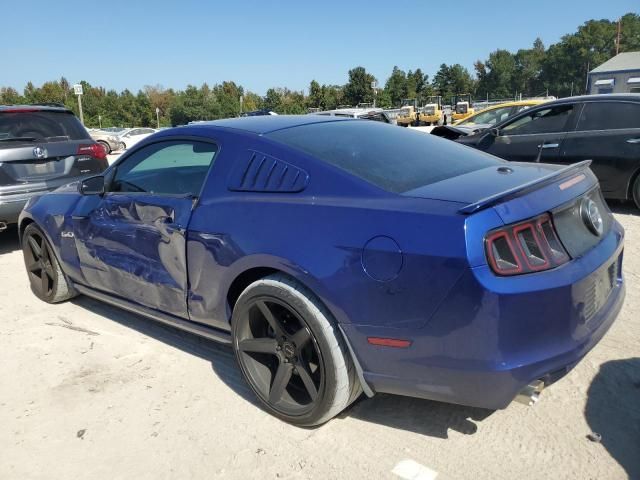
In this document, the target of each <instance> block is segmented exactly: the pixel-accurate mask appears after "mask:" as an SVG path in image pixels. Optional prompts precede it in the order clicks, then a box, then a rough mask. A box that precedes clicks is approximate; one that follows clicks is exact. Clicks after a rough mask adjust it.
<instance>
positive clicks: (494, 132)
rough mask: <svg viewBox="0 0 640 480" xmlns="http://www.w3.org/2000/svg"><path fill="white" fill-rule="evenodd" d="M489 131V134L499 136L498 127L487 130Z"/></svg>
mask: <svg viewBox="0 0 640 480" xmlns="http://www.w3.org/2000/svg"><path fill="white" fill-rule="evenodd" d="M489 131H490V132H491V135H493V136H494V137H499V136H500V129H499V128H495V127H494V128H492V129H490V130H489Z"/></svg>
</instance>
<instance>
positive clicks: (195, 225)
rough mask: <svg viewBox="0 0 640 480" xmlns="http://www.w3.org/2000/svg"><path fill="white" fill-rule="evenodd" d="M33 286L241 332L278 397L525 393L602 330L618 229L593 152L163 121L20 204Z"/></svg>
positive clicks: (617, 297)
mask: <svg viewBox="0 0 640 480" xmlns="http://www.w3.org/2000/svg"><path fill="white" fill-rule="evenodd" d="M20 235H21V242H22V247H23V251H24V258H25V265H26V269H27V271H28V275H29V279H30V281H31V287H32V290H33V291H34V293H35V294H36V295H37V296H38V297H39V298H40V299H42V300H44V301H46V302H50V303H54V302H60V301H63V300H66V299H69V298H71V297H72V296H74V295H77V294H84V295H88V296H91V297H94V298H97V299H99V300H103V301H105V302H108V303H110V304H113V305H116V306H118V307H122V308H124V309H127V310H130V311H134V312H138V313H140V314H142V315H145V316H147V317H151V318H153V319H155V320H158V321H160V322H164V323H167V324H171V325H174V326H177V327H179V328H182V329H185V330H188V331H190V332H193V333H196V334H199V335H203V336H206V337H208V338H211V339H214V340H217V341H221V342H227V343H231V344H232V345H233V349H234V351H235V353H236V357H237V360H238V363H239V365H240V368H241V370H242V373H243V374H244V376H245V378H246V380H247V382H248V383H249V384H250V385H251V387H252V389H253V390H254V391H255V393H256V395H257V396H258V398H259V399H260V400H261V401H262V402H263V403H264V405H265V407H266V409H267V410H268V411H270V412H271V413H273V414H274V415H276V416H278V417H280V418H282V419H284V420H286V421H289V422H292V423H295V424H298V425H316V424H319V423H322V422H325V421H327V420H328V419H330V418H331V417H333V416H335V415H336V414H337V413H339V412H340V411H341V410H343V409H344V408H346V407H347V406H348V405H349V404H350V403H351V402H353V401H354V400H355V399H356V398H357V397H358V396H359V395H360V394H361V393H362V392H364V393H365V394H367V395H373V394H374V393H375V392H388V393H394V394H400V395H410V396H415V397H422V398H429V399H434V400H440V401H445V402H453V403H459V404H464V405H472V406H479V407H485V408H491V409H496V408H504V407H506V406H507V405H508V404H509V403H510V402H511V401H512V400H514V399H515V398H525V399H526V400H528V401H533V400H535V399H536V398H537V397H536V396H537V394H538V393H539V392H540V390H541V389H542V388H543V387H545V386H548V385H549V384H551V383H553V382H554V381H555V380H557V379H559V378H560V377H562V376H563V375H564V374H565V373H567V372H568V371H569V370H570V369H571V368H572V367H573V366H574V365H575V364H576V363H577V362H578V361H579V360H580V359H581V358H582V357H583V356H584V355H585V354H586V353H587V352H588V351H589V350H590V349H591V348H592V347H593V346H594V345H595V344H596V343H597V342H598V341H599V340H600V339H601V338H602V336H603V335H604V334H605V332H606V331H607V329H608V328H609V327H610V325H611V324H612V322H613V321H614V319H615V317H616V315H617V314H618V311H619V310H620V307H621V305H622V302H623V298H624V284H623V279H622V273H621V272H622V270H621V262H622V251H623V237H624V232H623V230H622V227H621V226H620V225H619V224H618V223H617V222H616V221H615V219H614V218H613V216H612V215H611V213H610V211H609V210H608V208H607V206H606V204H605V203H604V201H603V199H602V195H601V193H600V189H599V187H598V183H597V181H596V179H595V177H594V175H593V174H592V173H591V171H590V170H589V168H588V162H583V163H580V164H576V165H573V166H569V167H566V166H565V167H559V166H552V165H544V164H518V163H506V162H503V161H502V160H500V159H497V158H495V157H493V156H490V155H487V154H484V153H482V152H479V151H476V150H472V149H470V148H467V147H464V146H461V145H458V144H455V143H453V142H449V141H446V140H442V139H439V138H436V137H434V136H432V135H424V134H422V133H418V132H413V131H409V130H407V129H401V128H397V127H393V126H390V125H384V124H380V123H377V122H370V121H365V120H346V119H339V118H336V117H331V118H326V117H317V116H303V117H297V116H273V117H252V118H251V117H250V118H242V119H232V120H223V121H216V122H211V123H205V124H197V125H192V126H186V127H179V128H174V129H170V130H165V131H162V132H159V133H157V134H155V135H153V136H151V137H149V138H148V139H146V140H145V141H143V142H141V143H140V144H138V145H137V146H136V147H135V148H134V149H132V150H131V151H129V152H127V153H126V154H124V155H123V156H122V157H121V158H120V159H119V160H118V161H117V162H116V163H115V164H114V165H112V166H111V167H110V168H109V169H108V170H107V171H106V172H105V173H104V174H103V175H100V176H97V177H91V178H88V179H85V180H83V181H82V182H80V183H75V184H71V185H68V186H66V187H63V188H61V189H58V190H57V191H55V192H53V193H50V194H47V195H44V196H42V197H39V198H36V199H33V200H31V201H30V202H29V203H28V204H27V206H26V207H25V209H24V211H23V213H22V215H21V217H20Z"/></svg>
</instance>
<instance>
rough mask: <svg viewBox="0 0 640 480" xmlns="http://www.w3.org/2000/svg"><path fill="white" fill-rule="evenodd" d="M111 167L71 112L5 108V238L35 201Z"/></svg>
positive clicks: (0, 124) (0, 132) (1, 116)
mask: <svg viewBox="0 0 640 480" xmlns="http://www.w3.org/2000/svg"><path fill="white" fill-rule="evenodd" d="M107 166H108V162H107V156H106V152H105V151H104V148H102V146H101V145H99V144H98V143H96V142H94V141H93V140H92V139H91V137H90V136H89V133H88V132H87V130H86V129H85V128H84V127H83V126H82V124H81V123H80V122H79V121H78V119H77V118H76V116H75V115H74V114H73V112H71V111H70V110H68V109H66V108H64V107H62V106H52V105H12V106H3V105H0V232H2V231H4V230H6V229H7V227H8V226H9V225H11V224H13V223H16V222H17V220H18V215H19V214H20V211H21V210H22V207H23V206H24V205H25V203H26V202H27V201H28V200H29V198H31V197H32V196H34V195H40V194H43V193H46V192H48V191H51V190H54V189H56V188H58V187H59V186H61V185H64V184H67V183H69V182H71V181H73V180H76V179H78V178H80V177H84V176H87V175H95V174H98V173H100V172H103V171H104V170H105V169H106V168H107Z"/></svg>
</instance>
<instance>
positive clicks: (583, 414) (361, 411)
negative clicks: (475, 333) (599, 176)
mask: <svg viewBox="0 0 640 480" xmlns="http://www.w3.org/2000/svg"><path fill="white" fill-rule="evenodd" d="M614 211H615V212H616V217H617V218H618V220H620V221H621V222H622V223H623V225H624V226H625V228H626V231H627V239H626V252H625V267H624V271H625V275H626V280H627V299H626V304H625V306H624V308H623V310H622V313H621V315H620V317H619V318H618V320H617V322H616V323H615V324H614V326H613V327H612V328H611V330H610V332H609V333H608V334H607V336H606V337H605V338H604V339H603V341H602V342H600V344H599V345H598V346H597V347H596V348H595V349H594V350H593V351H592V352H591V353H589V355H588V356H587V357H586V358H585V359H584V360H583V361H582V362H581V363H580V364H579V365H578V366H577V367H576V368H575V369H574V370H573V371H572V372H571V373H570V374H569V375H568V376H567V377H565V378H564V379H563V380H562V381H560V382H559V383H557V384H555V385H553V386H552V387H551V388H549V389H548V390H546V391H545V392H544V394H543V395H542V399H541V401H540V402H539V403H538V404H537V405H536V406H535V407H533V408H528V407H525V406H522V405H520V404H513V405H512V406H511V407H510V408H508V409H507V410H502V411H497V412H490V411H485V410H479V409H473V408H466V407H460V406H454V405H447V404H443V403H437V402H430V401H426V400H416V399H410V398H402V397H394V396H389V395H378V396H376V397H375V398H373V399H370V400H363V401H360V402H358V403H357V404H356V405H354V406H353V407H352V408H351V409H349V410H348V411H346V412H345V413H343V414H342V415H341V416H340V417H338V418H336V419H334V420H333V421H331V422H329V423H328V424H326V425H324V426H322V427H320V428H317V429H301V428H296V427H292V426H290V425H287V424H285V423H282V422H280V421H278V420H276V419H275V418H273V417H271V416H269V415H268V414H266V413H265V412H264V411H263V410H261V409H260V408H259V406H258V405H257V403H256V401H255V400H254V398H253V396H252V394H251V392H250V391H249V390H248V387H246V386H245V384H244V382H243V380H242V378H241V376H240V372H239V371H238V369H237V368H236V365H235V361H234V359H233V355H232V352H231V350H230V349H229V348H228V347H224V346H220V345H217V344H214V343H211V342H208V341H205V340H202V339H200V338H197V337H194V336H192V335H189V334H186V333H182V332H179V331H176V330H174V329H171V328H169V327H163V326H160V325H158V324H155V323H154V322H152V321H150V320H146V319H144V318H141V317H139V316H136V315H132V314H128V313H125V312H123V311H120V310H117V309H115V308H112V307H109V306H106V305H103V304H100V303H98V302H95V301H93V300H90V299H88V298H78V299H75V300H73V301H71V302H67V303H64V304H61V305H56V306H52V305H47V304H44V303H42V302H39V301H38V300H37V299H36V298H35V297H34V296H33V295H32V294H31V292H30V291H29V288H28V286H27V277H26V275H25V274H24V269H23V265H22V255H21V252H20V251H19V250H18V245H17V242H16V241H15V237H14V234H15V232H8V233H5V234H2V235H0V286H1V288H0V305H1V307H0V312H1V315H0V318H1V319H2V323H1V324H0V325H1V326H0V347H1V348H0V366H2V375H1V376H0V425H1V426H2V428H0V478H1V479H20V480H23V479H34V478H42V479H71V478H91V479H109V480H113V479H120V478H122V479H125V478H127V479H128V478H136V479H154V480H155V479H163V478H207V479H215V478H241V479H247V478H260V479H262V478H322V479H327V478H376V479H378V478H415V479H418V478H419V479H432V478H435V475H436V474H437V478H438V479H471V478H473V479H485V478H487V479H489V478H490V479H514V478H518V479H529V478H531V479H534V478H535V479H540V478H562V479H574V478H575V479H588V478H592V479H596V478H597V479H614V478H615V479H618V478H640V455H639V453H640V347H639V345H640V315H639V310H640V289H639V288H638V282H639V281H640V216H639V215H638V214H637V213H636V212H635V211H634V210H633V209H632V208H631V207H630V206H619V205H618V206H614ZM592 431H595V432H597V433H599V434H600V435H602V442H601V443H595V442H591V441H589V440H588V439H587V438H586V436H587V435H588V434H589V433H590V432H592ZM414 462H417V463H414ZM421 466H422V467H421ZM418 470H420V473H417V472H418Z"/></svg>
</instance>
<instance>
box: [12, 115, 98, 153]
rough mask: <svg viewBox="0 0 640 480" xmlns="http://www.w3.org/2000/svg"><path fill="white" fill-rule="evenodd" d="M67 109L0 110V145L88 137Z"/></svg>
mask: <svg viewBox="0 0 640 480" xmlns="http://www.w3.org/2000/svg"><path fill="white" fill-rule="evenodd" d="M89 138H90V137H89V134H88V132H87V131H86V130H85V129H84V127H83V126H82V124H81V123H80V122H79V121H78V119H77V118H76V116H75V115H74V114H73V113H71V112H64V111H50V110H44V111H38V110H34V111H0V148H6V147H7V146H11V145H14V146H15V144H16V143H31V142H62V141H66V140H84V139H89Z"/></svg>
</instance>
